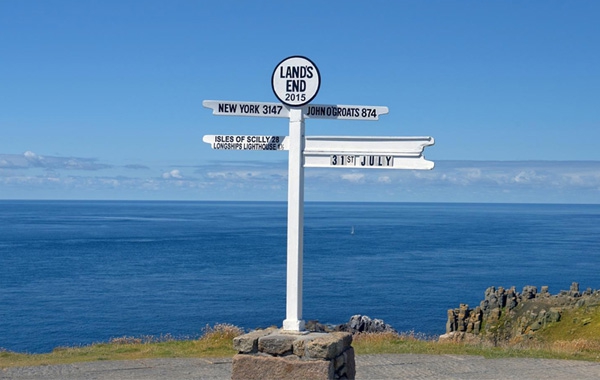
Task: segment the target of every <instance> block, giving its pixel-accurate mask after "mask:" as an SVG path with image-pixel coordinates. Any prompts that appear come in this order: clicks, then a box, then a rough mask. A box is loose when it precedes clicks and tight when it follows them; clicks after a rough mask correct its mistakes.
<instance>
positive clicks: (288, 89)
mask: <svg viewBox="0 0 600 380" xmlns="http://www.w3.org/2000/svg"><path fill="white" fill-rule="evenodd" d="M271 87H273V92H274V93H275V96H277V99H279V100H280V101H281V103H283V104H285V105H288V106H290V107H302V106H304V105H306V104H308V103H310V102H311V101H312V100H313V99H314V98H315V96H317V93H318V92H319V87H321V75H320V74H319V69H318V68H317V65H315V64H314V63H313V61H311V60H310V59H308V58H306V57H302V56H299V55H295V56H292V57H288V58H286V59H284V60H283V61H281V62H279V64H278V65H277V66H276V67H275V70H274V71H273V77H272V78H271Z"/></svg>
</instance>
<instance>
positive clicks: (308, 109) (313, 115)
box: [304, 104, 388, 120]
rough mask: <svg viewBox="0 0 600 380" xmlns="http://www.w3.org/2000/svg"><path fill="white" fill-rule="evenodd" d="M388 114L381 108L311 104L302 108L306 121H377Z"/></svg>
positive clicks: (386, 109)
mask: <svg viewBox="0 0 600 380" xmlns="http://www.w3.org/2000/svg"><path fill="white" fill-rule="evenodd" d="M386 113H388V108H387V107H382V106H344V105H337V104H311V105H308V106H305V107H304V117H306V118H307V119H339V120H379V115H385V114H386Z"/></svg>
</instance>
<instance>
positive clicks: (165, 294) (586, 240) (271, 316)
mask: <svg viewBox="0 0 600 380" xmlns="http://www.w3.org/2000/svg"><path fill="white" fill-rule="evenodd" d="M286 223H287V205H286V203H278V202H132V201H118V202H113V201H0V270H1V274H0V348H3V349H6V350H10V351H18V352H31V353H38V352H48V351H51V350H52V349H53V348H55V347H58V346H77V345H86V344H90V343H94V342H103V341H108V340H110V339H111V338H114V337H122V336H134V337H141V336H149V335H152V336H157V337H158V336H161V335H167V334H170V335H173V336H175V337H196V336H198V335H200V334H201V331H202V329H203V328H204V327H205V326H206V325H207V324H208V325H213V324H216V323H231V324H234V325H238V326H240V327H244V328H246V329H252V328H257V327H267V326H271V325H278V326H281V324H282V321H283V319H285V303H286V299H285V297H286V295H285V285H286V284H285V282H286V231H287V230H286ZM304 226H305V227H304V228H305V233H304V313H303V317H304V319H305V320H319V321H321V322H322V323H331V324H338V323H343V322H346V321H348V319H349V318H350V317H351V316H352V315H354V314H363V315H368V316H370V317H371V318H380V319H383V320H385V321H386V322H387V323H389V324H391V325H392V326H393V327H394V328H396V329H397V330H398V331H415V332H418V333H424V334H427V335H437V334H443V333H444V332H445V323H446V312H447V310H448V309H450V308H456V307H458V305H459V304H460V303H467V304H469V305H471V306H476V305H478V304H479V301H480V300H481V299H482V298H483V294H484V291H485V289H486V288H487V287H489V286H503V287H510V286H516V287H517V290H518V291H521V289H522V288H523V286H525V285H534V286H537V287H538V288H540V287H541V286H542V285H548V286H549V287H550V292H551V293H558V292H559V291H560V290H563V289H569V287H570V285H571V283H572V282H578V283H580V287H581V288H582V289H586V288H588V287H590V288H594V289H597V288H600V276H599V274H600V205H538V204H456V203H306V204H305V219H304Z"/></svg>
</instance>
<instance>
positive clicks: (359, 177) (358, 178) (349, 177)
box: [340, 169, 365, 183]
mask: <svg viewBox="0 0 600 380" xmlns="http://www.w3.org/2000/svg"><path fill="white" fill-rule="evenodd" d="M340 170H343V169H340ZM340 178H341V179H343V180H344V181H348V182H356V183H360V182H363V181H364V179H365V175H364V174H361V173H349V174H342V175H341V176H340Z"/></svg>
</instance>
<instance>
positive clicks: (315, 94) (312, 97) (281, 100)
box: [271, 55, 321, 108]
mask: <svg viewBox="0 0 600 380" xmlns="http://www.w3.org/2000/svg"><path fill="white" fill-rule="evenodd" d="M292 58H302V59H305V60H307V61H308V62H310V64H311V65H313V67H314V68H315V70H317V78H318V79H319V83H317V90H316V91H315V93H314V95H313V96H311V97H310V98H308V99H306V101H304V102H303V103H299V104H294V103H289V102H287V101H286V100H285V99H282V98H280V97H279V94H277V91H275V84H274V83H273V82H274V79H275V74H276V73H277V68H278V67H279V66H280V65H281V64H282V63H283V62H285V61H287V60H288V59H292ZM271 89H272V90H273V93H274V94H275V96H276V97H277V99H279V101H280V102H281V103H283V104H285V105H286V106H290V107H293V108H299V107H303V106H305V105H307V104H308V103H310V102H311V101H312V100H313V99H314V98H315V97H316V96H317V94H318V93H319V90H320V89H321V73H320V72H319V68H318V67H317V65H315V63H314V62H313V61H311V60H310V59H308V58H306V57H305V56H303V55H292V56H290V57H287V58H284V59H282V60H281V61H280V62H279V63H278V64H277V66H275V69H274V70H273V75H271Z"/></svg>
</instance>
